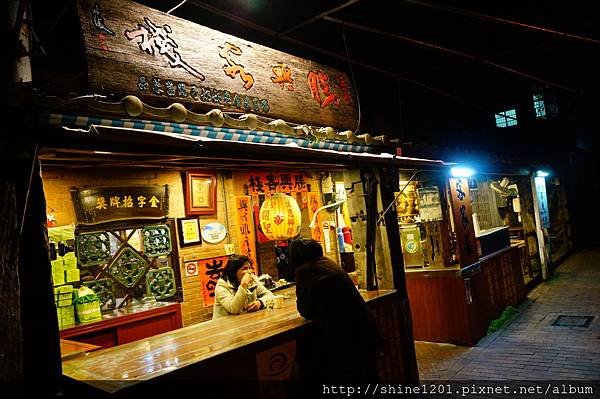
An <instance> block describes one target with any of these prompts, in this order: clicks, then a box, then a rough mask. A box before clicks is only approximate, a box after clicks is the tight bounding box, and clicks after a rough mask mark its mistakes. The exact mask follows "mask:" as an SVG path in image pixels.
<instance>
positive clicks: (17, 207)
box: [0, 127, 62, 397]
mask: <svg viewBox="0 0 600 399" xmlns="http://www.w3.org/2000/svg"><path fill="white" fill-rule="evenodd" d="M33 135H34V133H33V130H32V129H27V128H25V127H22V128H20V129H19V132H18V135H16V134H15V135H14V136H16V137H17V139H13V140H11V141H10V142H9V141H8V140H4V141H3V143H1V144H3V145H4V144H6V147H4V149H5V150H6V151H2V152H3V154H2V155H3V157H2V162H1V163H0V285H1V287H2V289H1V290H0V300H1V301H2V302H1V303H2V307H1V308H2V310H0V322H1V324H2V329H1V330H2V332H0V334H1V337H2V339H0V350H1V351H2V355H3V356H4V358H3V359H2V361H1V362H0V364H1V365H0V369H2V373H1V376H2V377H0V378H3V379H4V378H6V379H7V380H8V379H10V380H11V381H12V382H14V383H16V384H14V385H13V387H14V388H15V389H17V390H18V391H25V393H32V394H33V396H34V397H48V396H51V395H53V394H54V393H56V392H57V391H58V390H59V385H60V378H61V374H62V370H61V358H60V342H59V334H58V321H57V316H56V308H55V306H54V291H53V286H52V279H51V267H50V259H49V251H48V243H47V231H46V203H45V199H44V193H43V187H42V179H41V175H40V165H39V161H38V160H37V159H35V157H36V155H35V144H34V140H30V139H31V138H32V137H33Z"/></svg>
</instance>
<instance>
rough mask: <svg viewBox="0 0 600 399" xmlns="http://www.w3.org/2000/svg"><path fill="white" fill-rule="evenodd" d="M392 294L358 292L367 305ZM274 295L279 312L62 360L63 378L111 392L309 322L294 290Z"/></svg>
mask: <svg viewBox="0 0 600 399" xmlns="http://www.w3.org/2000/svg"><path fill="white" fill-rule="evenodd" d="M394 292H395V290H381V291H363V290H361V294H362V295H363V297H364V298H365V300H367V301H369V300H373V299H376V298H379V297H381V296H385V295H389V294H392V293H394ZM277 294H283V295H285V296H286V299H285V300H284V302H283V308H281V309H273V310H272V311H269V310H267V309H263V310H260V311H257V312H253V313H244V314H240V315H236V316H230V317H223V318H220V319H217V320H211V321H207V322H203V323H199V324H194V325H191V326H188V327H184V328H180V329H177V330H174V331H170V332H167V333H163V334H159V335H155V336H153V337H150V338H146V339H142V340H139V341H135V342H131V343H128V344H124V345H120V346H116V347H112V348H107V349H102V350H98V351H94V352H91V353H87V354H86V355H84V356H78V357H75V358H72V359H65V360H64V361H63V363H62V366H63V375H65V376H67V377H70V378H72V379H74V380H78V381H82V382H85V383H86V384H89V385H92V386H94V387H96V388H98V389H100V390H102V391H105V392H109V393H112V392H116V391H118V390H120V389H123V388H126V387H128V386H131V385H134V384H137V383H139V382H142V381H145V380H150V379H153V378H156V377H159V376H161V375H164V374H166V373H169V372H172V371H175V370H178V369H181V368H183V367H186V366H189V365H191V364H194V363H199V362H202V361H203V360H206V359H209V358H211V357H214V356H217V355H219V354H222V353H225V352H228V351H232V350H235V349H238V348H240V347H243V346H245V345H249V344H252V343H254V342H258V341H261V340H264V339H266V338H269V337H272V336H275V335H277V334H280V333H283V332H286V331H289V330H292V329H295V328H297V327H299V326H302V325H304V324H306V323H309V321H308V320H306V319H304V318H303V317H302V316H300V314H299V313H298V311H297V310H296V296H295V287H292V288H287V289H284V290H281V291H279V292H277ZM117 365H118V366H117Z"/></svg>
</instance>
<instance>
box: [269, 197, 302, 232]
mask: <svg viewBox="0 0 600 399" xmlns="http://www.w3.org/2000/svg"><path fill="white" fill-rule="evenodd" d="M259 220H260V227H261V228H262V231H263V233H264V235H265V236H267V238H268V239H269V240H277V241H281V240H288V239H290V238H293V237H296V236H297V235H298V233H299V232H300V222H301V215H300V207H299V206H298V203H297V202H296V200H295V199H294V198H292V197H290V196H289V195H285V194H273V195H272V196H271V197H269V198H267V199H266V200H265V202H263V204H262V205H261V207H260V213H259Z"/></svg>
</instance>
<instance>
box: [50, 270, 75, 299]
mask: <svg viewBox="0 0 600 399" xmlns="http://www.w3.org/2000/svg"><path fill="white" fill-rule="evenodd" d="M63 276H64V273H63ZM54 302H55V303H56V307H63V306H71V305H72V304H73V286H72V285H61V286H60V287H54Z"/></svg>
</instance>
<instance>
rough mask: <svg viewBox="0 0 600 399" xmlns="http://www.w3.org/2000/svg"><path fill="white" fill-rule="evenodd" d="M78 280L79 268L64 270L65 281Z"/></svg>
mask: <svg viewBox="0 0 600 399" xmlns="http://www.w3.org/2000/svg"><path fill="white" fill-rule="evenodd" d="M77 281H79V269H67V270H65V282H67V283H72V282H77Z"/></svg>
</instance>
